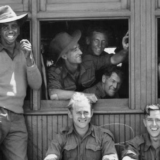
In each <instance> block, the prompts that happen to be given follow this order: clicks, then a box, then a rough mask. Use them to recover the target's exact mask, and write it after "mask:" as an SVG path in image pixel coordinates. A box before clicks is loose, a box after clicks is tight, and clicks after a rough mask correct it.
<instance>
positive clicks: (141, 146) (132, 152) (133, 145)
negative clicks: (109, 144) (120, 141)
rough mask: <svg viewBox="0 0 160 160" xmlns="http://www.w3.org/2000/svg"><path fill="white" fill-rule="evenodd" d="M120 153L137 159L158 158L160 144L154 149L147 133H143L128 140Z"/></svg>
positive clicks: (157, 159) (148, 159)
mask: <svg viewBox="0 0 160 160" xmlns="http://www.w3.org/2000/svg"><path fill="white" fill-rule="evenodd" d="M122 155H123V157H124V156H129V157H131V158H134V159H137V160H160V146H159V147H158V148H157V149H155V148H154V147H153V146H152V143H151V140H150V136H149V134H148V133H145V134H142V135H141V136H137V137H135V138H134V139H132V140H131V141H129V142H128V143H127V146H126V149H125V150H124V152H123V154H122Z"/></svg>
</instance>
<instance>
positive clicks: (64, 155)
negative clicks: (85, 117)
mask: <svg viewBox="0 0 160 160" xmlns="http://www.w3.org/2000/svg"><path fill="white" fill-rule="evenodd" d="M49 154H55V155H57V157H58V159H63V160H101V159H102V157H103V156H104V155H110V154H117V152H116V149H115V146H114V141H113V135H112V133H111V132H110V131H109V130H107V129H104V128H101V127H97V126H94V125H90V127H89V129H88V132H87V133H86V134H85V136H83V137H80V136H79V134H78V133H77V132H76V130H75V129H74V127H73V126H72V127H70V128H66V129H64V130H63V131H62V132H61V133H60V134H58V135H57V137H56V138H55V139H53V140H52V142H51V144H50V147H49V149H48V151H47V155H49Z"/></svg>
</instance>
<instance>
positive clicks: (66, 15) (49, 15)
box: [37, 10, 131, 21]
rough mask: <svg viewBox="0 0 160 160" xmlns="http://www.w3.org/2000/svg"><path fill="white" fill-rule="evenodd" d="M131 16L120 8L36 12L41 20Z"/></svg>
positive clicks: (127, 11)
mask: <svg viewBox="0 0 160 160" xmlns="http://www.w3.org/2000/svg"><path fill="white" fill-rule="evenodd" d="M130 16H131V12H130V11H129V10H123V11H122V10H121V11H114V12H113V11H105V12H103V11H102V12H98V11H89V12H87V11H78V12H64V11H61V12H54V14H53V12H39V13H38V14H37V18H38V19H42V20H45V21H47V20H53V19H70V20H74V19H73V18H75V19H77V20H78V19H83V20H84V19H91V18H94V19H96V18H98V19H104V18H105V19H107V18H111V19H120V18H123V19H124V18H129V17H130Z"/></svg>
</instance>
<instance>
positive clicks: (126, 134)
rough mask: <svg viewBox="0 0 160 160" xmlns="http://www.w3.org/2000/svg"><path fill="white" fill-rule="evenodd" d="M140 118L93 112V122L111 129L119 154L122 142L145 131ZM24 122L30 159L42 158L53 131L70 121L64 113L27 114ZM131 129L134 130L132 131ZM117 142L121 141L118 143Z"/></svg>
mask: <svg viewBox="0 0 160 160" xmlns="http://www.w3.org/2000/svg"><path fill="white" fill-rule="evenodd" d="M142 118H143V115H142V114H118V113H117V114H96V113H95V115H94V117H93V123H94V124H95V125H100V126H103V125H104V126H103V127H105V128H108V129H110V130H111V131H112V133H113V134H114V136H115V142H116V146H120V148H119V147H118V148H117V151H118V152H119V154H120V151H121V149H123V145H124V143H123V142H125V141H127V140H129V139H131V138H133V137H134V136H135V135H138V134H140V133H143V132H144V131H145V130H144V126H143V123H142ZM26 122H27V126H28V130H29V145H28V156H29V159H30V160H43V158H44V157H45V154H46V151H47V149H48V146H49V144H50V142H51V140H52V139H53V137H54V135H55V133H58V132H59V131H60V129H61V128H62V127H64V126H68V125H69V124H70V123H71V122H70V119H68V116H67V115H66V114H59V115H52V114H51V115H47V116H46V115H38V116H35V115H28V116H26ZM124 124H126V126H125V125H124ZM129 126H130V127H131V128H130V127H129ZM132 129H133V131H134V132H132ZM119 142H122V143H120V144H118V143H119ZM121 145H122V146H121Z"/></svg>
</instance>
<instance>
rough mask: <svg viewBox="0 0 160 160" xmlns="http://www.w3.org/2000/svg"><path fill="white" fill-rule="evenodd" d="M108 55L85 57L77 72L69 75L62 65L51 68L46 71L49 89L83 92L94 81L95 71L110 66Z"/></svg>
mask: <svg viewBox="0 0 160 160" xmlns="http://www.w3.org/2000/svg"><path fill="white" fill-rule="evenodd" d="M110 58H111V56H110V55H106V56H103V57H102V56H101V57H95V56H92V55H85V56H84V57H83V61H82V64H80V65H79V67H78V69H77V71H76V72H75V73H74V74H73V73H70V72H69V71H68V69H67V67H66V66H65V64H64V65H61V66H58V67H55V66H52V67H50V68H49V69H48V71H47V76H48V88H49V89H65V90H73V91H83V90H84V89H85V88H88V87H91V86H92V85H93V84H94V82H95V80H96V71H97V70H99V69H103V68H106V67H108V66H110V65H111V62H110Z"/></svg>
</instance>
